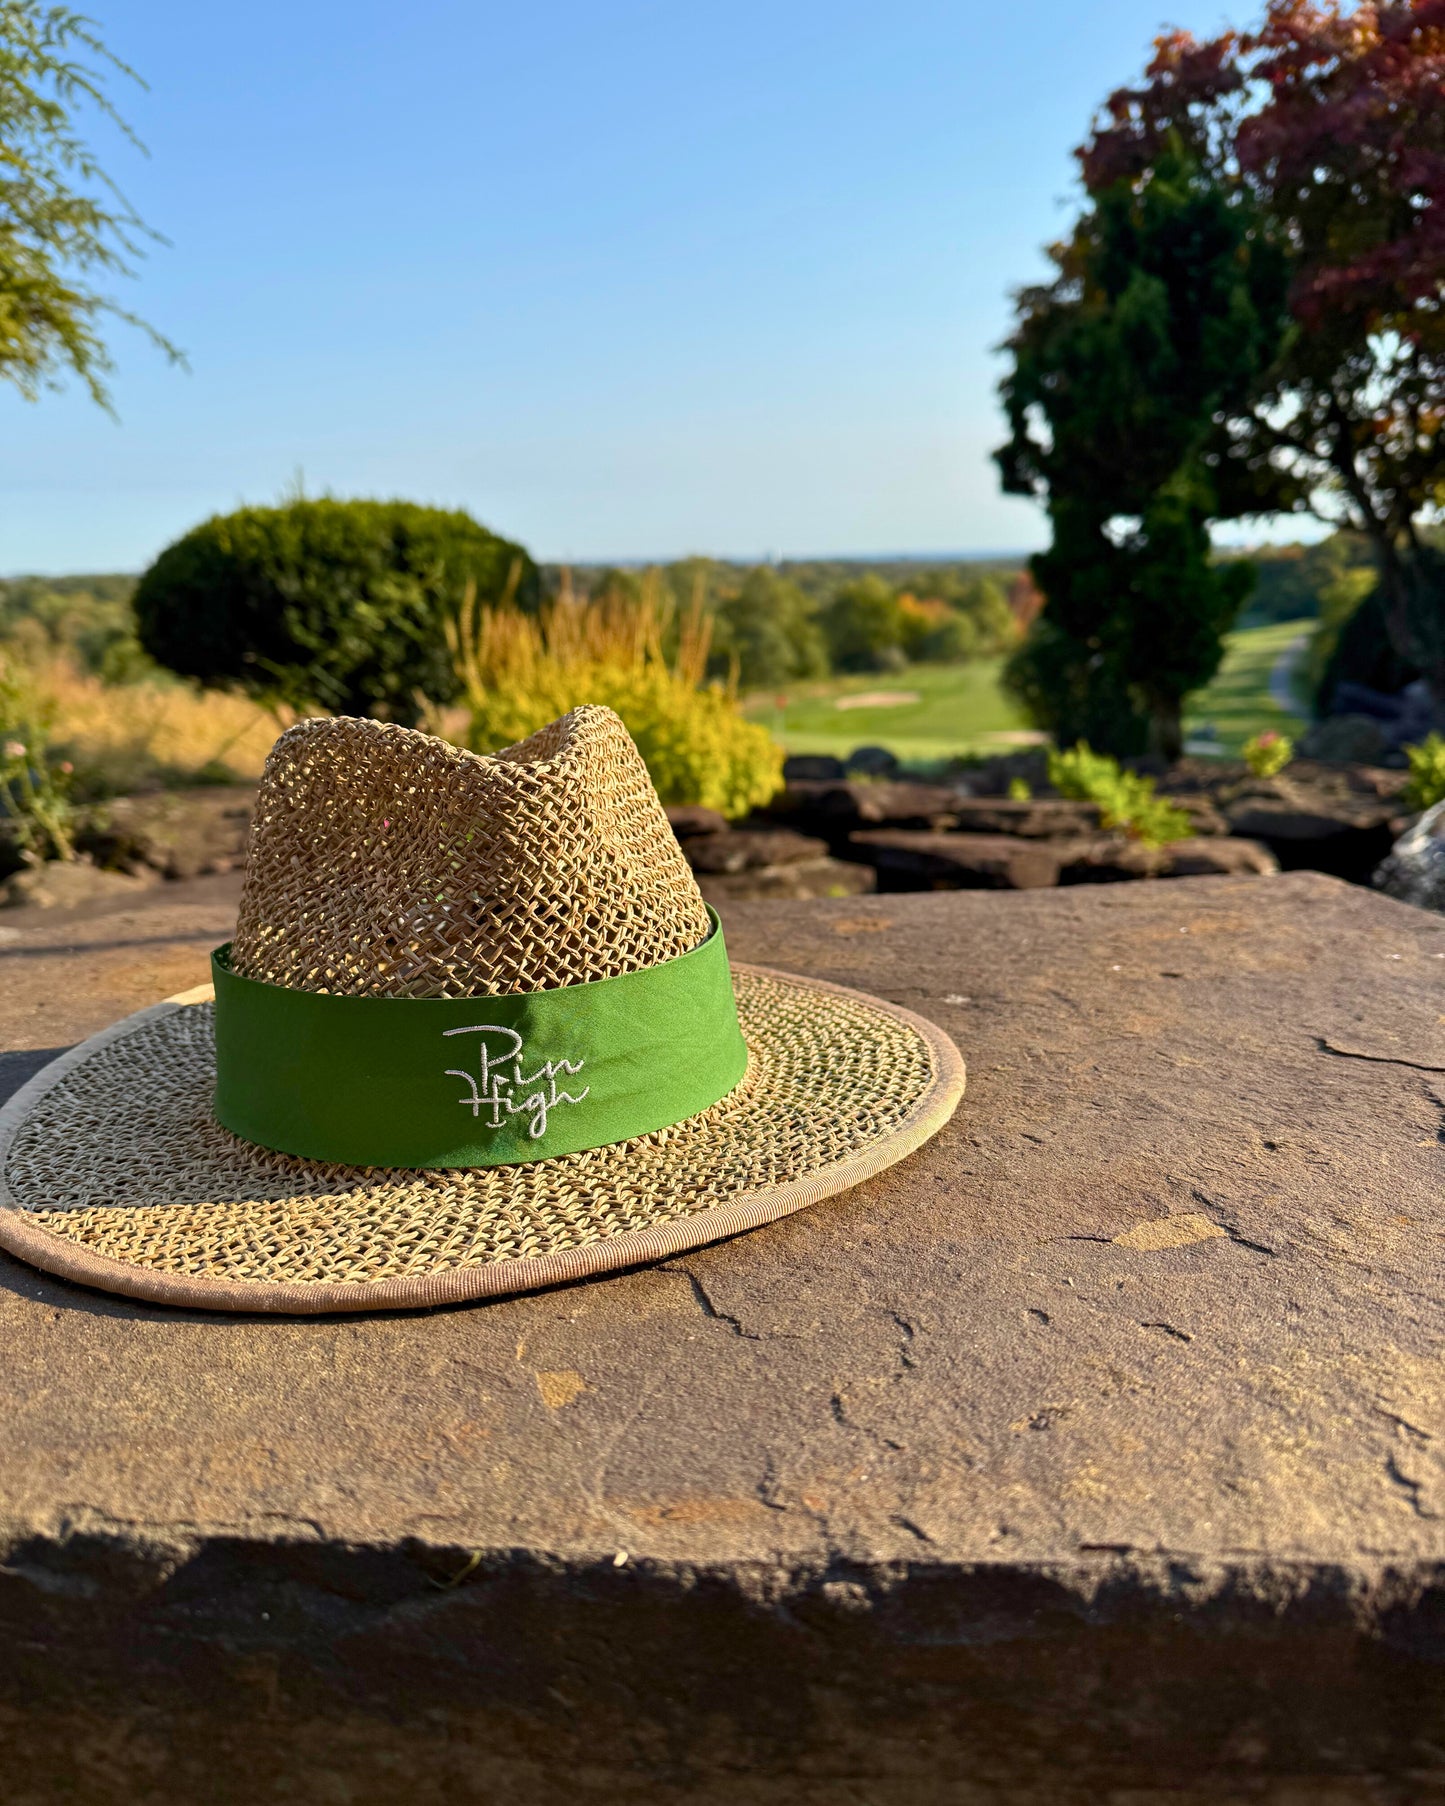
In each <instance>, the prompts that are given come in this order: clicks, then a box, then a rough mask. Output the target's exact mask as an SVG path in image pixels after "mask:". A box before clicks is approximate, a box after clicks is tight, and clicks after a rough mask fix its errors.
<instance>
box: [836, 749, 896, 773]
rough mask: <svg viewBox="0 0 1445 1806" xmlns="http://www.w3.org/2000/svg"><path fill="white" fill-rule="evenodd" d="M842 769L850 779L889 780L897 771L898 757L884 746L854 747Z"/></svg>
mask: <svg viewBox="0 0 1445 1806" xmlns="http://www.w3.org/2000/svg"><path fill="white" fill-rule="evenodd" d="M843 769H844V771H846V772H847V774H848V776H849V777H850V778H891V777H892V776H894V774H895V773H896V772H897V770H898V757H897V754H896V753H891V752H889V750H888V748H887V747H886V746H855V747H854V748H853V750H852V752H850V753H849V754H848V757H847V760H846V761H845V763H844V766H843Z"/></svg>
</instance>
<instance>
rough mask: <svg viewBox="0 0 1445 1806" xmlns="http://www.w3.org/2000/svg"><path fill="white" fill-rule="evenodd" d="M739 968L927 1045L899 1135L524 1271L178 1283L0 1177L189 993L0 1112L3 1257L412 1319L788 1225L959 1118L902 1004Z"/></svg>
mask: <svg viewBox="0 0 1445 1806" xmlns="http://www.w3.org/2000/svg"><path fill="white" fill-rule="evenodd" d="M735 965H736V969H737V970H739V971H747V972H758V973H761V974H762V976H764V977H765V978H776V979H782V980H784V981H785V982H786V983H788V984H794V985H806V986H807V987H808V989H810V990H815V991H822V992H825V993H827V992H832V993H834V994H835V995H837V996H840V997H847V998H849V999H851V1000H855V1001H856V1000H858V999H860V998H861V999H863V1000H864V1001H866V1002H867V1003H868V1004H869V1006H870V1007H871V1008H873V1009H876V1010H879V1011H881V1012H882V1013H883V1014H885V1015H888V1016H891V1017H893V1018H894V1019H895V1020H897V1021H899V1022H904V1023H906V1024H907V1025H908V1026H909V1027H910V1028H912V1029H914V1030H916V1032H917V1033H918V1034H919V1035H921V1036H922V1037H923V1039H924V1040H925V1041H926V1042H927V1044H928V1047H929V1050H930V1052H931V1054H932V1057H933V1067H934V1077H933V1084H932V1085H931V1086H930V1088H929V1089H928V1090H927V1091H926V1092H925V1093H924V1094H923V1096H922V1097H921V1098H920V1099H919V1101H918V1103H917V1104H916V1105H915V1106H914V1108H913V1110H912V1111H911V1112H910V1113H909V1115H908V1116H907V1117H905V1118H904V1120H903V1121H902V1122H901V1123H900V1124H899V1125H898V1127H897V1128H896V1129H895V1130H893V1132H892V1133H891V1134H889V1135H887V1136H885V1137H884V1139H883V1140H882V1141H880V1142H879V1143H878V1145H877V1146H876V1147H875V1148H871V1149H870V1150H869V1151H868V1152H867V1153H866V1154H859V1155H857V1156H855V1157H854V1158H853V1159H851V1160H840V1161H837V1162H836V1163H835V1164H834V1165H832V1166H826V1167H822V1168H820V1169H819V1171H818V1172H816V1173H814V1174H812V1176H811V1177H809V1178H807V1179H796V1180H794V1181H793V1182H792V1183H791V1184H789V1185H780V1186H778V1187H777V1188H776V1189H775V1190H772V1191H766V1192H747V1193H744V1194H743V1195H741V1196H740V1197H737V1198H735V1199H734V1200H733V1201H732V1202H731V1203H730V1204H727V1205H725V1206H723V1207H722V1208H720V1209H717V1210H702V1211H698V1212H697V1213H696V1215H694V1216H690V1217H679V1218H675V1219H674V1220H673V1221H671V1222H668V1223H663V1224H660V1225H659V1226H658V1227H657V1228H655V1229H638V1230H630V1231H628V1232H627V1233H626V1234H624V1235H614V1236H608V1237H606V1238H605V1239H603V1240H601V1241H596V1242H589V1243H588V1244H587V1245H586V1246H585V1247H582V1248H566V1249H563V1250H562V1251H561V1252H559V1253H557V1254H547V1255H542V1256H540V1257H538V1258H533V1259H527V1260H508V1261H494V1262H490V1263H487V1264H485V1265H479V1266H473V1267H453V1268H448V1269H447V1270H446V1271H445V1272H441V1273H434V1274H425V1275H417V1276H415V1277H413V1278H408V1279H382V1280H376V1281H374V1282H371V1283H367V1282H358V1283H353V1284H349V1285H252V1284H243V1283H239V1282H236V1281H233V1280H225V1279H204V1280H196V1279H180V1278H177V1277H175V1276H174V1275H172V1274H167V1273H153V1272H150V1271H148V1270H147V1269H146V1268H143V1267H133V1266H130V1265H128V1264H127V1263H126V1262H124V1261H118V1260H111V1259H109V1258H108V1257H107V1256H105V1255H102V1254H93V1253H91V1252H90V1251H89V1250H88V1249H85V1248H82V1247H80V1246H78V1245H77V1244H75V1243H73V1242H68V1241H66V1240H65V1238H64V1237H61V1236H55V1235H51V1234H49V1232H48V1231H46V1230H44V1229H40V1228H38V1227H36V1226H35V1224H34V1223H32V1222H31V1221H30V1220H29V1217H30V1212H28V1211H26V1210H25V1209H23V1208H22V1206H21V1205H20V1202H19V1200H18V1199H17V1198H16V1197H15V1196H14V1194H13V1193H12V1192H11V1191H10V1188H9V1186H8V1185H7V1184H6V1183H5V1178H4V1172H5V1162H6V1158H7V1156H8V1154H9V1151H10V1144H11V1142H12V1141H13V1140H14V1137H15V1135H16V1133H17V1132H18V1131H19V1128H20V1125H21V1124H22V1123H23V1122H24V1120H25V1118H26V1117H27V1116H28V1115H29V1113H30V1111H31V1109H32V1108H33V1107H34V1105H35V1104H36V1103H37V1102H38V1101H39V1100H40V1099H41V1098H42V1097H43V1096H44V1095H45V1093H46V1092H47V1091H49V1090H50V1088H51V1087H52V1086H53V1085H55V1084H58V1083H59V1081H60V1080H61V1079H63V1078H65V1076H66V1075H67V1074H68V1073H70V1072H72V1071H74V1069H75V1068H76V1067H77V1066H79V1065H81V1064H82V1063H83V1062H84V1061H86V1060H88V1059H89V1058H90V1057H91V1055H92V1054H95V1053H98V1052H99V1051H100V1049H101V1048H103V1047H105V1046H107V1045H108V1044H109V1043H110V1042H112V1041H116V1040H119V1039H120V1038H121V1036H123V1035H128V1034H131V1033H133V1032H134V1031H135V1030H136V1029H138V1028H141V1027H143V1026H144V1025H145V1024H146V1023H148V1022H152V1021H154V1020H155V1019H156V1018H158V1017H161V1016H166V1015H169V1014H170V1013H171V1012H172V1011H174V1010H178V1009H184V1008H185V1007H186V1006H187V1005H188V1004H195V1003H205V1002H207V1001H208V1000H209V999H210V997H211V987H210V986H209V985H201V986H198V987H197V988H196V989H195V990H192V991H182V992H179V993H178V994H177V995H176V996H174V997H169V998H167V999H166V1000H165V1001H164V1002H163V1003H153V1004H151V1005H150V1006H149V1007H148V1008H147V1009H143V1010H137V1011H136V1012H135V1014H134V1015H131V1016H127V1017H125V1018H124V1019H123V1020H122V1021H120V1022H117V1023H114V1024H113V1025H112V1026H111V1027H110V1028H107V1029H102V1030H101V1031H100V1033H99V1034H95V1035H91V1036H90V1037H89V1038H88V1039H87V1040H85V1041H82V1042H80V1044H79V1045H78V1046H76V1047H73V1048H71V1049H70V1051H69V1052H68V1053H64V1054H61V1055H60V1056H59V1057H58V1058H57V1059H54V1060H52V1061H51V1062H50V1064H49V1065H48V1066H45V1067H43V1068H42V1069H41V1070H40V1071H39V1072H38V1073H36V1075H35V1076H34V1078H32V1079H30V1080H29V1081H28V1083H26V1084H24V1085H22V1086H21V1088H20V1089H19V1090H18V1091H17V1092H16V1093H15V1094H14V1096H13V1097H12V1098H11V1099H10V1100H9V1102H8V1103H6V1104H5V1105H4V1106H3V1107H0V1248H4V1249H5V1250H6V1251H7V1252H9V1253H11V1254H14V1255H18V1256H19V1258H20V1259H21V1260H24V1261H27V1262H28V1263H29V1264H30V1265H31V1266H34V1267H39V1268H40V1269H41V1270H42V1271H44V1272H46V1273H52V1274H54V1275H55V1276H56V1277H57V1278H60V1279H68V1280H72V1281H74V1282H75V1283H76V1284H77V1285H84V1286H95V1287H98V1288H99V1289H100V1290H102V1291H106V1292H118V1293H120V1294H121V1295H122V1296H124V1297H128V1298H140V1299H144V1300H145V1301H146V1302H147V1303H150V1304H167V1305H176V1306H179V1307H183V1308H187V1309H193V1310H209V1311H240V1312H247V1313H263V1314H264V1313H268V1312H272V1313H281V1314H286V1315H290V1316H318V1315H329V1314H331V1313H335V1312H344V1311H387V1310H417V1309H420V1308H425V1307H428V1306H433V1305H443V1304H461V1303H465V1302H467V1301H469V1300H473V1299H479V1298H504V1297H509V1296H512V1295H514V1294H517V1293H522V1292H535V1291H541V1290H543V1289H545V1288H547V1287H549V1286H557V1285H566V1284H567V1283H569V1282H570V1281H573V1280H578V1279H589V1278H592V1277H593V1276H594V1275H596V1274H599V1273H613V1272H617V1271H619V1270H620V1269H622V1268H625V1267H636V1266H642V1265H645V1264H646V1263H648V1262H652V1261H658V1260H665V1259H666V1258H667V1257H668V1256H669V1255H673V1254H684V1253H686V1252H687V1251H688V1250H689V1249H691V1248H700V1247H703V1246H705V1245H706V1244H708V1243H709V1242H718V1241H724V1240H726V1239H727V1238H728V1237H730V1236H734V1235H740V1234H742V1233H743V1232H744V1231H745V1230H748V1229H756V1228H758V1227H759V1226H760V1225H762V1224H764V1223H772V1222H776V1221H777V1219H778V1218H779V1217H785V1216H790V1215H791V1214H792V1213H793V1212H794V1211H795V1210H802V1209H804V1208H805V1207H806V1206H807V1205H809V1204H816V1203H818V1202H819V1201H820V1200H821V1199H823V1198H830V1197H833V1196H835V1195H836V1194H837V1193H838V1192H842V1191H848V1190H850V1189H851V1188H852V1187H853V1186H855V1185H860V1184H861V1183H862V1182H863V1181H864V1180H865V1179H871V1178H872V1177H873V1176H874V1174H876V1173H881V1172H883V1171H884V1170H885V1169H886V1168H888V1167H890V1166H894V1165H896V1164H897V1162H898V1161H900V1160H903V1159H905V1158H906V1157H907V1156H908V1155H909V1154H911V1153H913V1152H915V1150H916V1149H918V1148H920V1147H921V1146H922V1145H923V1143H924V1142H925V1141H927V1140H928V1139H929V1138H930V1137H931V1136H933V1135H936V1134H937V1133H938V1131H939V1130H940V1129H941V1128H942V1127H943V1125H944V1124H945V1123H946V1122H947V1121H948V1119H949V1118H950V1117H951V1116H952V1115H953V1113H954V1111H955V1110H956V1109H957V1108H958V1104H959V1100H960V1099H961V1098H962V1096H963V1091H964V1083H965V1078H966V1072H965V1067H964V1062H963V1056H962V1055H961V1054H960V1053H959V1051H958V1049H957V1047H955V1046H954V1044H953V1041H952V1040H951V1039H950V1038H949V1036H948V1035H947V1034H945V1033H944V1031H943V1030H942V1029H941V1028H939V1027H938V1026H937V1024H936V1023H933V1022H929V1021H928V1020H927V1019H926V1018H924V1017H922V1016H918V1015H915V1014H914V1012H913V1011H912V1010H906V1009H904V1008H903V1007H902V1006H901V1005H899V1004H895V1003H888V1002H885V1001H884V999H882V998H881V997H873V996H871V995H869V994H868V993H866V992H861V991H855V990H851V989H849V988H848V987H847V986H844V985H835V984H829V983H827V982H826V981H825V980H823V979H819V978H804V977H801V976H800V975H799V974H797V973H795V972H780V971H778V970H777V969H776V968H775V967H771V966H748V965H742V964H740V963H737V962H735Z"/></svg>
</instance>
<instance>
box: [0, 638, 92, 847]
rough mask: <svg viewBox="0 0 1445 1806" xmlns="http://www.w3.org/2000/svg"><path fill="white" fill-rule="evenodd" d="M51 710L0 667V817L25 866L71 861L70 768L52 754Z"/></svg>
mask: <svg viewBox="0 0 1445 1806" xmlns="http://www.w3.org/2000/svg"><path fill="white" fill-rule="evenodd" d="M53 712H54V710H53V705H52V704H50V703H49V702H48V700H47V699H46V698H45V697H43V696H42V695H41V694H40V693H39V692H38V691H37V690H36V688H35V686H34V685H33V684H32V683H30V682H29V681H28V680H27V679H26V678H25V677H24V675H23V674H22V673H21V672H19V671H17V670H16V669H15V668H14V667H13V666H10V665H7V664H4V663H0V818H3V821H4V824H5V827H6V828H7V829H8V833H9V837H10V839H11V840H12V841H13V842H14V844H15V846H16V848H17V850H18V851H19V853H20V855H21V857H22V858H23V859H24V860H25V861H26V863H27V864H31V865H38V864H39V863H40V862H41V861H42V860H46V859H73V858H74V857H75V839H74V832H73V826H74V818H75V811H74V808H73V806H72V804H71V800H70V786H71V779H72V777H73V775H74V767H73V766H72V765H71V764H70V761H69V760H68V759H56V758H54V757H52V755H51V752H50V726H51V719H52V716H53Z"/></svg>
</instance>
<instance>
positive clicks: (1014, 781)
mask: <svg viewBox="0 0 1445 1806" xmlns="http://www.w3.org/2000/svg"><path fill="white" fill-rule="evenodd" d="M1008 796H1009V801H1010V802H1011V803H1031V802H1032V801H1033V800H1034V787H1033V785H1032V784H1031V783H1030V782H1029V781H1028V779H1027V778H1010V779H1009V781H1008Z"/></svg>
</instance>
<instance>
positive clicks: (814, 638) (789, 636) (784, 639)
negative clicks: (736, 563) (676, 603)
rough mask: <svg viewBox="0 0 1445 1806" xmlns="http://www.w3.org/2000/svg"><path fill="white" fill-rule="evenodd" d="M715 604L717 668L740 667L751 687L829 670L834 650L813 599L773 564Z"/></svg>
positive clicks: (742, 682) (741, 679)
mask: <svg viewBox="0 0 1445 1806" xmlns="http://www.w3.org/2000/svg"><path fill="white" fill-rule="evenodd" d="M712 607H713V610H714V615H715V624H714V629H713V641H712V646H713V652H712V669H713V671H714V672H715V673H717V674H720V675H721V674H726V673H727V672H728V671H729V670H730V669H736V671H737V674H738V682H739V684H740V685H741V686H742V688H743V689H745V690H748V689H758V688H769V689H770V688H773V687H774V686H776V685H778V684H785V683H791V682H793V681H794V680H795V679H797V678H809V677H824V676H826V675H827V671H828V651H827V647H826V645H825V644H824V640H823V635H822V632H821V630H820V629H819V626H818V621H817V618H816V615H815V613H814V609H813V605H812V603H811V602H810V601H809V600H808V598H807V597H806V596H805V595H804V594H803V592H802V590H800V589H799V588H798V586H797V584H796V583H791V582H789V580H788V579H787V578H786V577H784V576H781V575H780V574H779V573H778V572H777V571H775V570H773V569H772V568H771V567H770V566H769V565H765V564H764V565H759V566H757V568H756V569H755V570H751V571H749V572H748V574H747V576H746V577H745V578H744V579H743V581H742V583H741V585H740V586H739V587H737V588H736V589H733V590H732V591H731V592H726V591H725V592H724V593H722V594H721V595H717V596H715V597H714V599H713V601H712Z"/></svg>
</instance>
